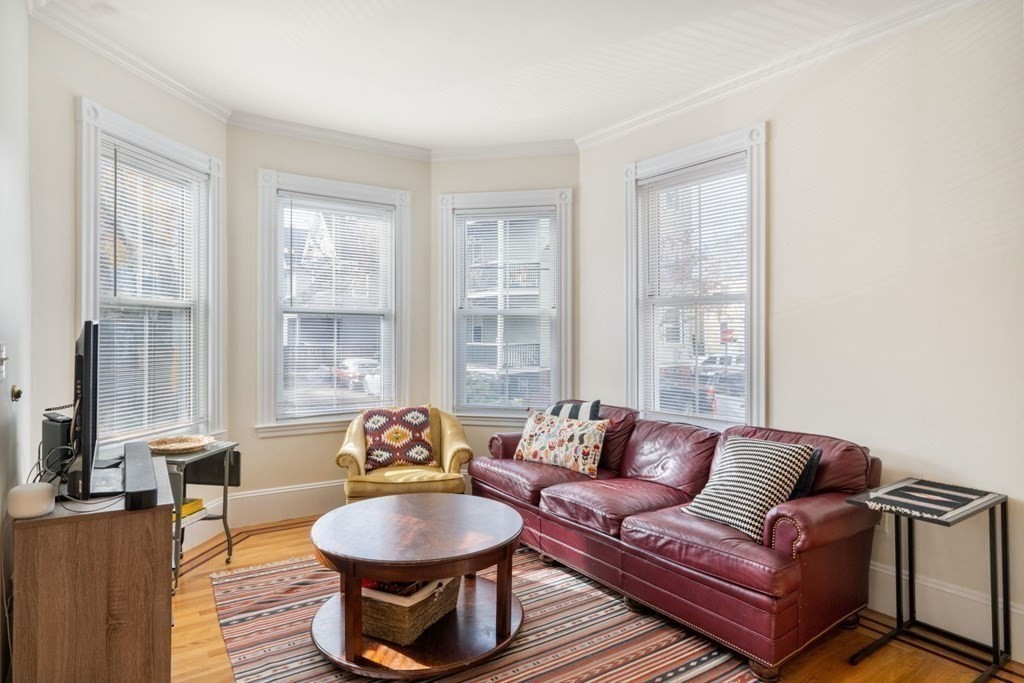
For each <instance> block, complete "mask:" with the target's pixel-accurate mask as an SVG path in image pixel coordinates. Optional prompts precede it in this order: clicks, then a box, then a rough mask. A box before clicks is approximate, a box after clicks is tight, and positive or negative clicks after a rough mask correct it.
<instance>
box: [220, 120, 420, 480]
mask: <svg viewBox="0 0 1024 683" xmlns="http://www.w3.org/2000/svg"><path fill="white" fill-rule="evenodd" d="M228 159H229V160H230V170H229V172H228V181H227V206H228V230H227V234H228V250H227V253H228V259H229V262H230V264H231V268H230V272H229V277H228V301H229V302H230V303H229V305H228V312H227V328H228V329H229V330H230V339H231V342H230V350H229V353H228V416H229V417H228V419H229V424H230V433H231V437H232V438H233V439H235V440H237V441H238V442H239V443H240V444H241V450H242V453H243V455H244V460H245V469H244V470H243V471H244V473H245V476H244V484H245V488H254V489H263V488H270V487H276V486H288V485H292V484H301V483H306V482H320V481H330V480H337V479H340V478H341V473H342V471H341V470H340V469H338V467H337V465H336V464H335V463H334V456H335V454H336V453H337V451H338V447H339V446H340V445H341V436H342V434H341V433H324V434H309V435H301V436H281V437H272V438H260V437H258V436H257V435H256V432H255V429H254V426H255V424H256V420H257V411H258V405H257V385H258V374H257V373H258V372H259V367H258V359H257V338H258V335H259V330H258V328H257V316H258V312H259V309H258V307H259V297H258V291H259V289H258V272H257V253H258V239H257V238H258V225H257V217H258V197H259V188H258V185H257V175H256V174H257V169H260V168H268V169H273V170H275V171H283V172H286V173H296V174H300V175H309V176H315V177H319V178H329V179H332V180H342V181H347V182H354V183H362V184H366V185H376V186H380V187H389V188H395V189H402V190H408V191H409V192H411V193H412V231H411V232H412V239H411V243H410V245H409V249H410V253H411V258H410V264H411V270H410V273H409V283H410V290H411V297H412V300H411V301H410V306H409V309H410V311H411V322H412V329H413V330H416V331H417V332H416V334H415V335H414V341H413V343H412V347H411V353H410V356H411V365H412V376H411V378H410V397H409V398H410V400H411V401H412V402H414V403H420V402H426V401H427V400H428V396H429V394H430V370H429V368H430V358H429V355H428V353H429V348H428V346H427V345H426V344H423V343H420V342H418V341H416V340H417V339H419V338H421V337H422V339H427V338H428V337H429V330H430V300H429V296H430V285H429V282H430V257H429V253H430V216H429V212H430V164H429V162H426V161H415V160H410V159H403V158H399V157H394V156H388V155H384V154H376V153H373V152H365V151H361V150H355V149H349V148H346V147H340V146H337V145H326V144H322V143H317V142H310V141H307V140H300V139H297V138H291V137H284V136H280V135H274V134H270V133H262V132H257V131H253V130H247V129H243V128H234V127H229V128H228Z"/></svg>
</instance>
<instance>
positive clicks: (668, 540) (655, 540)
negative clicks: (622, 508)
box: [620, 507, 800, 597]
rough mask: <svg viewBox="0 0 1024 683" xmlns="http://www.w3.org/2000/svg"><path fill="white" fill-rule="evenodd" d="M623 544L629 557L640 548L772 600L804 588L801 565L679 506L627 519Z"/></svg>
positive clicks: (738, 531) (624, 526) (621, 537)
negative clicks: (770, 597)
mask: <svg viewBox="0 0 1024 683" xmlns="http://www.w3.org/2000/svg"><path fill="white" fill-rule="evenodd" d="M620 539H621V540H622V544H623V545H624V546H625V549H626V551H627V552H628V551H629V550H630V549H631V548H637V549H639V550H642V551H646V552H648V553H650V554H652V555H656V556H658V557H661V558H664V559H666V560H669V561H671V562H675V563H677V564H680V565H684V566H686V567H688V568H690V569H693V570H695V571H698V572H701V573H704V574H708V575H710V576H713V577H715V578H717V579H721V580H723V581H728V582H730V583H734V584H737V585H740V586H744V587H745V588H749V589H751V590H755V591H758V592H760V593H764V594H766V595H771V596H773V597H783V596H785V595H789V594H790V593H792V592H793V591H795V590H797V589H798V588H799V587H800V564H799V562H798V561H797V560H795V559H793V558H791V557H789V556H788V555H783V554H782V553H779V552H776V551H775V550H772V549H771V548H766V547H765V546H763V545H761V544H760V543H758V542H757V541H754V540H753V539H751V538H750V536H748V535H746V534H745V533H743V532H742V531H740V530H738V529H734V528H732V527H731V526H727V525H725V524H721V523H719V522H713V521H711V520H708V519H701V518H700V517H694V516H693V515H687V514H685V513H683V512H682V511H681V510H680V509H679V508H678V507H671V508H668V509H665V510H655V511H653V512H645V513H641V514H637V515H633V516H631V517H627V518H626V519H625V520H623V522H622V531H621V532H620Z"/></svg>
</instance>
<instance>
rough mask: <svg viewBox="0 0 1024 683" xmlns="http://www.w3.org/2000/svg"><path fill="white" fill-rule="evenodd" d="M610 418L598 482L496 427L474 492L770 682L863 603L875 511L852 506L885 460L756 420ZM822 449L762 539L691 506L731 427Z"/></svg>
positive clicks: (566, 559)
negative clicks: (720, 425)
mask: <svg viewBox="0 0 1024 683" xmlns="http://www.w3.org/2000/svg"><path fill="white" fill-rule="evenodd" d="M600 416H601V418H602V419H607V420H611V422H612V424H611V425H610V426H609V430H608V432H607V434H606V437H605V446H604V449H603V454H602V456H601V463H600V467H599V469H598V476H597V478H596V479H590V478H588V477H586V476H585V475H582V474H580V473H577V472H572V471H570V470H567V469H563V468H559V467H554V466H551V465H545V464H540V463H534V462H526V461H522V460H514V459H513V455H514V453H515V449H516V446H517V445H518V443H519V437H520V435H519V434H496V435H495V436H494V437H493V438H492V439H491V442H490V451H491V456H492V457H490V458H487V457H483V458H474V459H473V460H472V461H471V462H470V465H469V473H470V475H471V476H472V479H473V493H474V494H475V495H478V496H483V497H486V498H492V499H494V500H499V501H501V502H503V503H507V504H508V505H511V506H512V507H513V508H515V509H516V510H518V511H519V513H520V514H521V515H522V516H523V520H524V522H525V528H524V530H523V535H522V537H521V539H522V542H523V543H524V544H525V545H528V546H530V547H532V548H534V549H536V550H537V551H539V552H540V553H542V554H544V555H547V556H549V557H550V558H553V559H554V560H557V561H559V562H561V563H563V564H565V565H566V566H568V567H571V568H572V569H575V570H577V571H579V572H580V573H582V574H585V575H587V576H590V577H591V578H594V579H596V580H598V581H600V582H601V583H603V584H605V585H607V586H610V587H611V588H614V589H615V590H617V591H619V592H621V593H622V594H623V595H625V596H626V598H627V604H629V601H630V600H633V601H636V602H639V603H642V604H643V605H646V606H647V607H649V608H651V609H653V610H656V611H657V612H660V613H662V614H664V615H666V616H668V617H671V618H672V619H674V620H676V621H678V622H680V623H682V624H684V625H686V626H688V627H690V628H692V629H693V630H695V631H698V632H700V633H703V634H705V635H707V636H709V637H711V638H713V639H714V640H716V641H718V642H720V643H722V644H724V645H726V646H727V647H729V648H731V649H733V650H735V651H737V652H739V653H742V654H743V655H746V656H747V657H748V658H749V659H750V663H751V668H752V669H753V671H754V673H755V675H757V676H758V677H759V678H761V679H762V680H775V679H777V678H778V671H779V667H780V666H781V665H782V664H783V663H784V662H785V661H786V660H787V659H789V658H791V657H792V656H793V655H795V654H796V653H798V652H799V651H800V650H801V649H803V648H804V647H806V646H807V645H808V644H810V643H811V642H812V641H814V640H815V639H816V638H818V637H819V636H821V635H823V634H825V633H826V632H828V631H829V630H830V629H832V628H833V627H835V626H837V625H843V624H845V625H854V624H856V619H857V614H858V612H859V611H860V610H861V609H862V608H864V607H865V606H866V605H867V599H868V566H869V563H870V560H871V541H872V536H873V534H874V527H875V524H876V522H877V521H878V517H879V515H878V513H875V512H871V511H869V510H866V509H864V508H859V507H854V506H852V505H849V504H847V503H846V502H845V499H846V497H847V496H848V495H850V494H854V493H860V492H861V491H863V490H865V489H867V488H870V487H872V486H877V485H878V483H879V477H880V475H881V462H880V461H879V460H878V458H874V457H871V456H870V455H869V454H868V450H867V449H866V448H863V447H861V446H857V445H856V444H853V443H850V442H848V441H843V440H841V439H834V438H831V437H827V436H818V435H813V434H800V433H796V432H787V431H781V430H777V429H766V428H759V427H747V426H743V427H732V428H729V429H727V430H726V431H725V432H724V433H722V434H719V433H718V432H715V431H713V430H710V429H704V428H702V427H696V426H693V425H687V424H677V423H667V422H658V421H652V420H639V419H637V413H636V412H635V411H633V410H630V409H628V408H618V407H614V406H602V407H601V413H600ZM734 434H735V435H742V436H747V437H752V438H759V439H768V440H772V441H781V442H791V443H797V442H798V443H808V444H813V445H814V446H815V447H818V448H821V449H822V454H821V463H820V466H819V468H818V472H817V476H816V477H815V480H814V486H813V489H812V494H811V495H810V496H808V497H806V498H801V499H798V500H793V501H788V502H786V503H783V504H781V505H779V506H777V507H776V508H774V509H772V510H771V511H770V512H769V513H768V516H767V519H766V520H765V525H764V535H763V537H762V538H761V539H760V542H758V541H755V540H753V539H751V538H750V537H749V536H747V535H746V534H744V533H743V532H741V531H738V530H736V529H733V528H732V527H729V526H726V525H724V524H719V523H717V522H712V521H708V520H704V519H700V518H697V517H693V516H690V515H687V514H684V513H683V512H681V511H680V509H679V508H680V507H681V506H683V505H685V504H687V503H688V502H689V501H690V500H691V499H692V498H693V496H694V495H696V494H697V493H698V492H700V490H701V489H702V488H703V487H704V485H705V484H706V483H707V480H708V477H709V476H710V473H711V471H712V470H713V469H714V467H715V461H716V459H717V457H718V455H719V453H720V452H721V449H722V445H723V444H724V443H725V440H726V439H728V438H729V436H731V435H734Z"/></svg>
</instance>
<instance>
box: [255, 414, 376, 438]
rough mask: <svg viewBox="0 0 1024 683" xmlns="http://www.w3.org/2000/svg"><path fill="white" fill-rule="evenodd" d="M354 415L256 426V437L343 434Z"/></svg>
mask: <svg viewBox="0 0 1024 683" xmlns="http://www.w3.org/2000/svg"><path fill="white" fill-rule="evenodd" d="M355 417H356V415H345V416H341V417H337V418H332V419H330V420H305V421H296V422H278V423H270V424H262V425H256V427H255V429H256V436H258V437H259V438H261V439H273V438H276V437H279V436H301V435H303V434H327V433H330V432H344V431H345V430H346V429H348V424H349V422H351V421H352V420H353V419H354V418H355Z"/></svg>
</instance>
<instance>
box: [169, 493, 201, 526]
mask: <svg viewBox="0 0 1024 683" xmlns="http://www.w3.org/2000/svg"><path fill="white" fill-rule="evenodd" d="M203 509H205V508H204V507H203V499H202V498H186V499H185V500H183V501H182V503H181V518H182V519H185V518H186V517H188V516H189V515H194V514H196V513H197V512H199V511H200V510H203ZM171 521H174V519H173V516H172V519H171Z"/></svg>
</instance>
